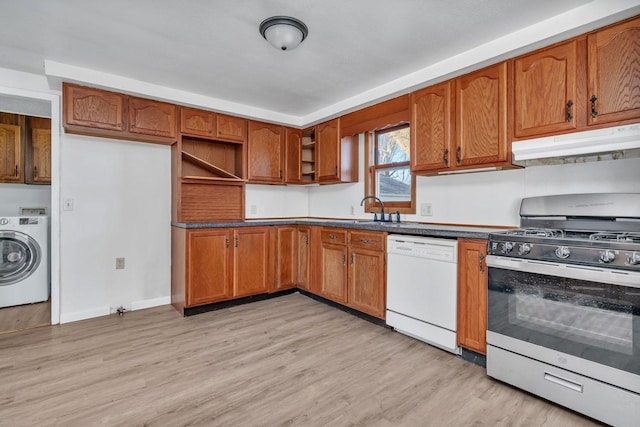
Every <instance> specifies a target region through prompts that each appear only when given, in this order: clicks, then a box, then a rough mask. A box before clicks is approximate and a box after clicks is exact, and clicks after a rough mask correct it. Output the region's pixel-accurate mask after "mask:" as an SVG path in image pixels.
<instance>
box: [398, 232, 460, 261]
mask: <svg viewBox="0 0 640 427" xmlns="http://www.w3.org/2000/svg"><path fill="white" fill-rule="evenodd" d="M387 253H388V254H389V255H392V254H396V255H404V256H410V257H416V258H427V259H433V260H440V261H446V262H457V260H458V241H457V240H455V239H436V238H430V237H420V236H405V235H402V234H391V235H389V236H388V237H387Z"/></svg>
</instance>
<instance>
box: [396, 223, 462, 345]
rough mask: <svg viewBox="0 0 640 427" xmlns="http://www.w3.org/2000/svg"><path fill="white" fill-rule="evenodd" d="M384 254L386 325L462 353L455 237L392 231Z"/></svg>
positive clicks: (456, 243) (456, 242)
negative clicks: (440, 237) (458, 324)
mask: <svg viewBox="0 0 640 427" xmlns="http://www.w3.org/2000/svg"><path fill="white" fill-rule="evenodd" d="M387 259H388V260H387V325H389V326H391V327H393V328H394V329H395V330H396V331H398V332H400V333H403V334H406V335H409V336H411V337H414V338H417V339H419V340H421V341H424V342H427V343H429V344H431V345H434V346H436V347H439V348H441V349H443V350H447V351H450V352H452V353H455V354H460V347H458V345H457V340H456V324H457V294H458V292H457V289H458V283H457V277H458V271H457V260H458V241H457V240H449V239H434V238H427V237H418V236H405V235H400V234H390V235H389V236H388V237H387Z"/></svg>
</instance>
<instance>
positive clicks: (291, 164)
mask: <svg viewBox="0 0 640 427" xmlns="http://www.w3.org/2000/svg"><path fill="white" fill-rule="evenodd" d="M284 133H285V137H284V147H285V171H284V180H285V182H286V183H287V184H300V183H301V182H302V130H301V129H293V128H285V132H284Z"/></svg>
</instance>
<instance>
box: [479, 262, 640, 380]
mask: <svg viewBox="0 0 640 427" xmlns="http://www.w3.org/2000/svg"><path fill="white" fill-rule="evenodd" d="M488 299H489V306H488V311H489V316H488V329H489V330H490V331H493V332H497V333H500V334H503V335H506V336H509V337H512V338H516V339H520V340H523V341H527V342H530V343H533V344H537V345H540V346H543V347H546V348H551V349H554V350H558V351H561V352H563V353H567V354H571V355H575V356H578V357H581V358H584V359H588V360H591V361H594V362H597V363H601V364H605V365H608V366H611V367H614V368H618V369H622V370H624V371H627V372H633V373H636V374H640V289H636V288H631V287H625V286H617V285H608V284H602V283H595V282H589V281H584V280H576V279H567V278H560V277H554V276H547V275H541V274H535V273H530V272H521V271H512V270H506V269H500V268H489V293H488Z"/></svg>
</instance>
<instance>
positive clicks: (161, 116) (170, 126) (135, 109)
mask: <svg viewBox="0 0 640 427" xmlns="http://www.w3.org/2000/svg"><path fill="white" fill-rule="evenodd" d="M176 121H177V120H176V106H175V105H173V104H167V103H165V102H158V101H153V100H150V99H142V98H134V97H129V132H131V133H137V134H142V135H152V136H161V137H167V138H175V137H176V136H177V132H176V128H177V126H176Z"/></svg>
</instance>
